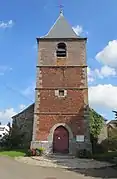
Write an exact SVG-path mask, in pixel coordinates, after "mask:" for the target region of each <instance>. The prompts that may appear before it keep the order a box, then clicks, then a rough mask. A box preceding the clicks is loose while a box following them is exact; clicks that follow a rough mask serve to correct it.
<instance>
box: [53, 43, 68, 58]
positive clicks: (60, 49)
mask: <svg viewBox="0 0 117 179" xmlns="http://www.w3.org/2000/svg"><path fill="white" fill-rule="evenodd" d="M56 56H57V57H66V56H67V47H66V44H65V43H59V44H58V45H57V50H56Z"/></svg>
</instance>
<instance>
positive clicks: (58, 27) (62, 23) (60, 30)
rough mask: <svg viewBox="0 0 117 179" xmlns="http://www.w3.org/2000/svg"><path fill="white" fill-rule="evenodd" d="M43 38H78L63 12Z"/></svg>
mask: <svg viewBox="0 0 117 179" xmlns="http://www.w3.org/2000/svg"><path fill="white" fill-rule="evenodd" d="M41 38H46V39H49V38H78V36H77V34H76V33H75V32H74V30H73V29H72V27H71V25H70V24H69V23H68V22H67V20H66V19H65V17H64V15H63V13H62V12H61V13H60V15H59V17H58V19H57V20H56V22H55V24H54V25H53V26H52V27H51V29H50V31H49V32H48V34H47V35H45V36H44V37H41Z"/></svg>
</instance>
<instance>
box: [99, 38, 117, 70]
mask: <svg viewBox="0 0 117 179" xmlns="http://www.w3.org/2000/svg"><path fill="white" fill-rule="evenodd" d="M96 59H97V60H98V61H100V62H102V63H103V64H106V65H109V66H111V67H117V40H113V41H109V42H108V44H107V46H106V47H105V48H104V49H102V50H101V51H100V52H99V53H97V55H96Z"/></svg>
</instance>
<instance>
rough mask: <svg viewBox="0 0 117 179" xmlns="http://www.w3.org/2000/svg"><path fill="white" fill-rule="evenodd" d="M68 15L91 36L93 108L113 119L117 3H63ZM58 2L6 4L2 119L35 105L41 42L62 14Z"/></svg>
mask: <svg viewBox="0 0 117 179" xmlns="http://www.w3.org/2000/svg"><path fill="white" fill-rule="evenodd" d="M61 2H62V4H63V5H64V15H65V17H66V19H67V20H68V21H69V23H70V24H71V25H72V27H74V30H75V31H77V33H78V34H80V35H81V36H87V37H88V43H87V62H88V79H89V101H90V105H91V106H92V107H93V108H94V109H96V110H97V112H99V113H100V114H102V115H104V116H105V117H106V118H107V119H112V118H114V115H113V114H112V110H113V109H114V108H117V92H116V91H117V80H116V79H117V51H116V49H117V40H116V39H117V23H116V19H117V9H116V7H117V0H103V1H102V0H98V1H96V0H87V1H86V0H74V1H69V2H68V0H61ZM58 5H59V1H58V0H49V1H48V0H43V1H41V0H33V1H31V0H30V1H28V0H25V1H23V0H20V1H19V0H10V1H3V0H0V84H1V87H0V120H1V121H2V122H3V123H6V122H7V121H8V120H9V119H10V116H12V115H13V114H15V113H16V112H19V111H20V110H21V109H22V108H24V107H25V106H27V105H29V104H31V103H32V102H33V100H34V92H33V89H34V85H35V74H36V72H35V70H36V62H37V50H36V37H37V36H43V35H45V34H46V33H47V32H48V31H49V29H50V27H51V26H52V25H53V23H54V22H55V20H56V19H57V17H58V15H59V7H58Z"/></svg>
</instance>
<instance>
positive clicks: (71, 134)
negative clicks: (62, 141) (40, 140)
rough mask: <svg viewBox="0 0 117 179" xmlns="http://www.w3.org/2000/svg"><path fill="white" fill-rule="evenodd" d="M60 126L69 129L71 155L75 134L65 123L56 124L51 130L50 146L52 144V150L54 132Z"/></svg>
mask: <svg viewBox="0 0 117 179" xmlns="http://www.w3.org/2000/svg"><path fill="white" fill-rule="evenodd" d="M59 126H63V127H64V128H66V129H67V131H68V133H69V153H72V151H71V147H70V146H71V141H72V140H73V133H72V131H71V129H70V127H69V126H68V125H67V124H65V123H57V124H55V125H54V126H53V127H52V128H51V130H50V133H49V136H48V142H50V144H52V148H53V137H54V131H55V130H56V129H57V128H58V127H59Z"/></svg>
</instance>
